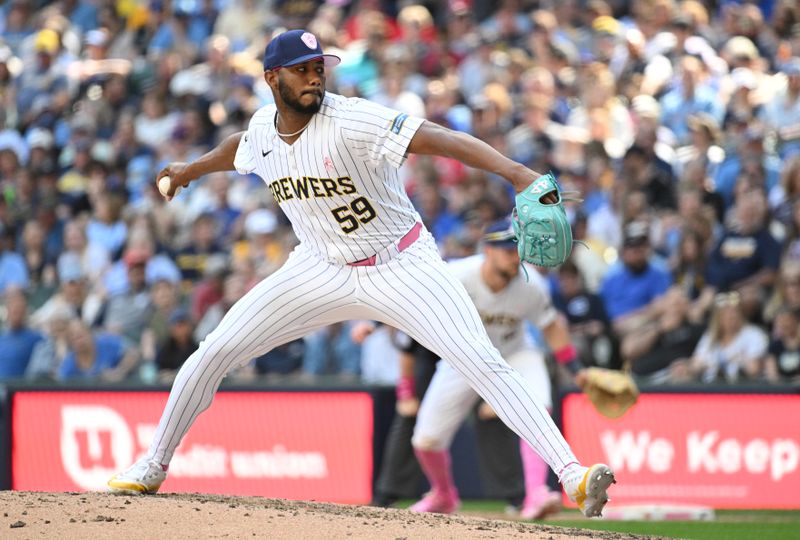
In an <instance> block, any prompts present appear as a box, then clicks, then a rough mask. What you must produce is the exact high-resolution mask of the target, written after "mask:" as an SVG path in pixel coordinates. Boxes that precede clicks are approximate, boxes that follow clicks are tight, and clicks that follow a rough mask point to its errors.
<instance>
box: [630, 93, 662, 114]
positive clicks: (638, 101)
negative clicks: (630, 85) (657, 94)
mask: <svg viewBox="0 0 800 540" xmlns="http://www.w3.org/2000/svg"><path fill="white" fill-rule="evenodd" d="M631 105H632V106H633V112H635V113H636V114H637V116H639V117H640V118H651V119H654V120H658V119H659V118H661V105H660V104H659V103H658V101H657V100H656V98H654V97H653V96H650V95H647V94H641V95H638V96H636V97H635V98H633V100H632V102H631Z"/></svg>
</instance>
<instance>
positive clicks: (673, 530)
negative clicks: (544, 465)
mask: <svg viewBox="0 0 800 540" xmlns="http://www.w3.org/2000/svg"><path fill="white" fill-rule="evenodd" d="M411 502H412V501H405V502H404V503H403V504H398V507H402V508H405V507H407V506H408V505H409V504H411ZM505 506H506V505H505V503H504V502H502V501H464V503H463V506H462V510H461V513H463V514H466V515H475V516H483V517H491V518H499V519H502V518H503V513H504V510H505ZM541 523H542V524H545V525H554V526H557V527H579V528H583V529H594V530H602V531H617V532H627V533H633V534H645V535H655V536H662V537H667V538H685V539H690V540H797V539H800V511H784V510H718V511H716V519H715V520H714V521H611V520H608V521H606V520H601V519H592V520H589V519H585V518H582V517H581V515H580V513H579V512H578V511H577V510H564V511H563V512H561V513H560V514H559V515H558V517H557V518H556V519H550V520H546V521H542V522H541Z"/></svg>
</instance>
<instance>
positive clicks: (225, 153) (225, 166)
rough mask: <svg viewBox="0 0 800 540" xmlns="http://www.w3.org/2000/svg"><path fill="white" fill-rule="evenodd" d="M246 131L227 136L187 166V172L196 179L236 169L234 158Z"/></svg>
mask: <svg viewBox="0 0 800 540" xmlns="http://www.w3.org/2000/svg"><path fill="white" fill-rule="evenodd" d="M244 133H245V132H244V131H239V132H238V133H234V134H232V135H229V136H227V137H225V139H223V141H222V142H221V143H219V144H218V145H217V146H216V148H214V149H213V150H211V151H209V152H207V153H206V154H203V155H202V156H200V157H199V158H197V159H196V160H195V161H193V162H192V163H190V164H189V165H188V167H187V173H188V174H189V175H190V176H191V179H192V180H194V179H195V178H200V177H201V176H205V175H207V174H211V173H215V172H222V171H233V170H235V167H234V166H233V160H234V158H235V157H236V150H237V149H238V148H239V141H240V139H241V138H242V135H244Z"/></svg>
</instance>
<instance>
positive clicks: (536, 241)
mask: <svg viewBox="0 0 800 540" xmlns="http://www.w3.org/2000/svg"><path fill="white" fill-rule="evenodd" d="M548 193H553V194H554V195H555V198H556V199H557V200H556V202H553V203H548V202H543V201H542V198H543V197H544V196H545V195H547V194H548ZM561 195H562V193H561V189H560V188H559V187H558V183H557V182H556V179H555V177H554V176H553V175H552V173H548V174H545V175H544V176H541V177H539V178H538V179H537V180H536V181H535V182H533V183H532V184H531V185H530V186H528V187H527V188H525V189H524V190H523V191H522V192H521V193H519V194H518V195H517V197H516V207H515V208H514V211H513V212H512V214H511V222H512V225H513V227H514V234H515V235H516V237H517V250H518V251H519V258H520V259H521V260H522V261H525V262H529V263H531V264H533V265H536V266H558V265H560V264H561V263H563V262H564V261H566V260H567V258H568V257H569V255H570V253H572V229H571V228H570V225H569V220H568V219H567V213H566V211H565V210H564V200H563V199H562V197H561Z"/></svg>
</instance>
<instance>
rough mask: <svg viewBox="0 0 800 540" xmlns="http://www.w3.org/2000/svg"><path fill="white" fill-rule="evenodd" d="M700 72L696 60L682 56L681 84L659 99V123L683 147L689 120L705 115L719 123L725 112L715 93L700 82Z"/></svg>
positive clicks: (686, 137) (700, 66)
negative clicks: (671, 133) (667, 129)
mask: <svg viewBox="0 0 800 540" xmlns="http://www.w3.org/2000/svg"><path fill="white" fill-rule="evenodd" d="M702 76H703V68H702V64H701V62H700V60H699V59H697V58H695V57H693V56H685V57H684V58H683V59H682V60H681V82H680V84H678V85H676V87H675V88H674V89H672V90H671V91H670V92H668V93H667V94H666V95H665V96H664V97H663V98H661V122H662V124H663V125H664V126H666V127H668V128H669V129H670V130H672V132H673V133H674V134H675V136H676V137H677V138H678V140H679V141H680V142H681V143H682V144H689V143H690V142H691V141H690V137H689V124H688V119H689V117H690V116H692V115H695V114H697V113H708V114H710V115H711V116H713V117H714V119H715V120H716V121H717V122H718V123H722V118H723V116H724V114H725V110H724V108H723V107H722V104H721V101H720V99H719V98H718V97H717V94H716V92H715V91H714V90H713V89H712V88H711V87H709V86H707V85H705V84H703V81H702Z"/></svg>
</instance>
